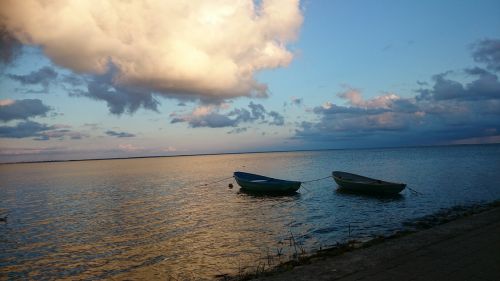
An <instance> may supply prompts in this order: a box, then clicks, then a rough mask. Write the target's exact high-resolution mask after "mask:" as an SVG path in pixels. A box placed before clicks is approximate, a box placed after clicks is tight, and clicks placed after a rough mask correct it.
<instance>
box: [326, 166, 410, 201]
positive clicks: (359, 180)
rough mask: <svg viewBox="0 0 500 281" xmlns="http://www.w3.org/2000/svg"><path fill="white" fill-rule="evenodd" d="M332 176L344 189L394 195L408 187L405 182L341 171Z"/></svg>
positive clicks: (341, 188)
mask: <svg viewBox="0 0 500 281" xmlns="http://www.w3.org/2000/svg"><path fill="white" fill-rule="evenodd" d="M332 176H333V179H334V180H335V182H336V183H337V184H338V185H339V187H340V190H343V191H350V192H359V193H368V194H383V195H393V194H398V193H399V192H401V191H402V190H403V189H405V187H406V184H404V183H395V182H388V181H383V180H379V179H373V178H369V177H364V176H360V175H356V174H351V173H346V172H340V171H334V172H333V173H332Z"/></svg>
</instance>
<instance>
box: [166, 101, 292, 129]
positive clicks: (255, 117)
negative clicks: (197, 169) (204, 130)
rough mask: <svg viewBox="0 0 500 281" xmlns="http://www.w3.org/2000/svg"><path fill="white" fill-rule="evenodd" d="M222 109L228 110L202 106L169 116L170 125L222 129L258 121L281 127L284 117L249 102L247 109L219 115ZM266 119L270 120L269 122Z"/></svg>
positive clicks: (214, 106)
mask: <svg viewBox="0 0 500 281" xmlns="http://www.w3.org/2000/svg"><path fill="white" fill-rule="evenodd" d="M223 109H228V106H227V105H225V104H222V105H219V106H216V105H202V106H199V107H197V108H195V109H194V110H193V111H192V112H191V113H189V114H185V115H179V114H175V113H173V114H171V115H170V116H171V117H173V119H172V120H171V121H170V123H172V124H174V123H183V122H186V123H188V124H189V126H190V127H192V128H198V127H209V128H223V127H236V126H238V125H239V124H241V123H252V122H257V121H260V122H262V123H268V124H269V125H276V126H281V125H283V124H284V117H283V116H282V115H281V114H279V113H278V112H276V111H270V112H268V111H267V110H266V109H265V108H264V106H263V105H261V104H256V103H253V102H250V103H249V104H248V109H247V108H235V109H233V110H231V111H230V112H227V113H221V111H223ZM268 119H271V120H270V121H269V120H268Z"/></svg>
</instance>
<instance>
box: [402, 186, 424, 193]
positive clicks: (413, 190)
mask: <svg viewBox="0 0 500 281" xmlns="http://www.w3.org/2000/svg"><path fill="white" fill-rule="evenodd" d="M406 188H408V190H410V191H411V192H414V193H415V194H418V195H424V194H423V193H422V192H419V191H416V190H415V189H413V188H411V187H408V186H407V187H406Z"/></svg>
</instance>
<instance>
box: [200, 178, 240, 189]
mask: <svg viewBox="0 0 500 281" xmlns="http://www.w3.org/2000/svg"><path fill="white" fill-rule="evenodd" d="M233 177H234V176H230V177H227V178H223V179H220V180H216V181H212V182H209V183H204V184H199V185H195V186H194V187H200V186H207V185H211V184H214V183H218V182H221V181H225V180H228V179H232V178H233Z"/></svg>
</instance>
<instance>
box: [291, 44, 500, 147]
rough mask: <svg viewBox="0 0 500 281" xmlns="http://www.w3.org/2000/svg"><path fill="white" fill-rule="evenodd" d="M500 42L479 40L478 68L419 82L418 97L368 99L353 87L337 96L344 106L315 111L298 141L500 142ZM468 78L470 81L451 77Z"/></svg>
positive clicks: (396, 143)
mask: <svg viewBox="0 0 500 281" xmlns="http://www.w3.org/2000/svg"><path fill="white" fill-rule="evenodd" d="M499 54H500V40H497V39H485V40H481V41H479V42H478V43H477V44H476V45H475V48H474V50H473V52H472V56H473V58H474V59H475V61H476V62H479V63H482V64H484V65H485V66H486V68H481V67H478V66H476V67H472V68H465V69H463V70H457V71H447V72H444V73H439V74H436V75H434V76H432V78H431V79H432V83H431V85H427V84H426V83H418V82H417V84H419V85H420V86H421V88H420V89H418V90H416V95H415V96H414V97H408V98H405V97H401V96H400V95H398V94H396V93H385V94H383V95H380V96H377V97H374V98H371V99H365V98H364V97H363V93H362V92H361V91H360V90H358V89H354V88H348V89H346V90H345V91H344V92H341V93H339V94H338V95H337V96H338V97H339V98H341V99H343V100H344V105H338V104H334V103H332V102H325V103H324V104H323V105H321V106H316V107H314V108H313V109H312V112H313V113H314V114H315V115H316V117H317V121H303V122H302V123H300V124H298V128H297V129H296V134H295V135H294V137H293V138H295V139H300V140H303V141H305V142H313V143H319V142H321V143H328V142H330V143H335V144H336V145H338V146H339V147H374V146H402V145H435V144H453V143H455V144H457V143H498V142H500V81H499V77H498V71H500V67H499V66H500V55H499ZM452 74H458V75H459V76H465V77H467V80H469V81H468V82H463V81H460V80H456V79H454V78H452V77H450V76H453V75H452Z"/></svg>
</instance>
